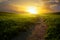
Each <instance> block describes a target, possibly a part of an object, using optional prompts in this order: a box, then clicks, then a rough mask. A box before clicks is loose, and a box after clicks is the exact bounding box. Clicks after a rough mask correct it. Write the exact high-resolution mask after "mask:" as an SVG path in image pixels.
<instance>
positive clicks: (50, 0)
mask: <svg viewBox="0 0 60 40" xmlns="http://www.w3.org/2000/svg"><path fill="white" fill-rule="evenodd" d="M26 5H34V6H37V7H43V9H44V8H45V9H47V10H51V11H53V12H57V11H59V12H60V1H59V0H0V11H8V12H17V10H20V9H21V8H20V9H19V7H24V6H26Z"/></svg>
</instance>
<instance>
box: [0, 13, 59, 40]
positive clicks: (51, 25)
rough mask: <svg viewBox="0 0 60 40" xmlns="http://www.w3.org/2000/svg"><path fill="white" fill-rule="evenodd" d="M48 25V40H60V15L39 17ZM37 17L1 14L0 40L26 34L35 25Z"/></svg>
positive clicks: (46, 37) (53, 14)
mask: <svg viewBox="0 0 60 40" xmlns="http://www.w3.org/2000/svg"><path fill="white" fill-rule="evenodd" d="M39 17H41V18H43V19H44V22H46V24H47V25H48V29H47V34H46V35H45V39H46V40H60V39H59V38H60V14H59V13H51V14H44V15H39ZM36 21H38V20H36V16H35V15H30V14H17V13H7V12H0V40H10V39H11V38H13V37H14V36H16V35H17V34H18V33H19V32H21V31H22V32H26V31H27V30H29V29H30V28H31V27H32V25H34V24H35V22H36Z"/></svg>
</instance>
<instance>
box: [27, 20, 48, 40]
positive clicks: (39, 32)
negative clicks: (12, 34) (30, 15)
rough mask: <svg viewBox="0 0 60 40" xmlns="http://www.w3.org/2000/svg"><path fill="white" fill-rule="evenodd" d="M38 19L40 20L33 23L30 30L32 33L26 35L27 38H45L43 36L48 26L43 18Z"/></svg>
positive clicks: (41, 39)
mask: <svg viewBox="0 0 60 40" xmlns="http://www.w3.org/2000/svg"><path fill="white" fill-rule="evenodd" d="M38 20H40V21H38V22H37V23H36V24H35V27H34V29H33V30H32V34H31V35H30V36H29V37H28V39H27V40H45V39H44V36H45V34H46V33H47V32H46V30H47V27H48V26H47V25H46V23H45V22H44V20H43V19H38Z"/></svg>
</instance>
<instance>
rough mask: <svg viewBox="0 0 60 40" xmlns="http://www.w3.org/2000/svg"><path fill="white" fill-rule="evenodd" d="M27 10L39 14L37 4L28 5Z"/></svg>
mask: <svg viewBox="0 0 60 40" xmlns="http://www.w3.org/2000/svg"><path fill="white" fill-rule="evenodd" d="M26 11H27V12H29V13H30V14H37V13H38V12H37V8H36V7H35V6H28V7H27V9H26Z"/></svg>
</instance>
